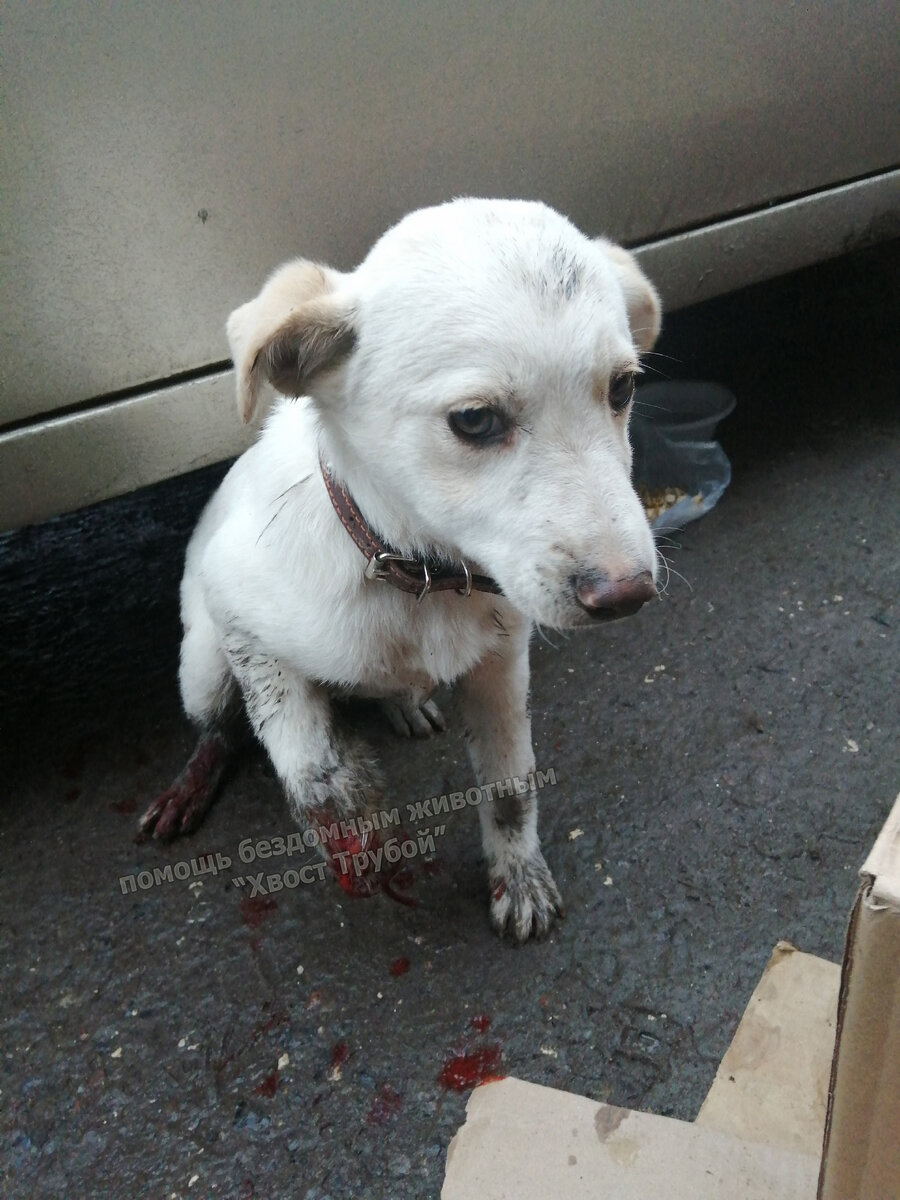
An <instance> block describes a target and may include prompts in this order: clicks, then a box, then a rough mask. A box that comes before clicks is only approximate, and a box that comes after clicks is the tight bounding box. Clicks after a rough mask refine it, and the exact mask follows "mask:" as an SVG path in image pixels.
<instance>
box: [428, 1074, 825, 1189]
mask: <svg viewBox="0 0 900 1200" xmlns="http://www.w3.org/2000/svg"><path fill="white" fill-rule="evenodd" d="M817 1173H818V1157H817V1156H816V1155H809V1154H795V1153H792V1152H791V1151H789V1150H784V1149H782V1148H781V1147H777V1146H767V1145H765V1144H764V1143H762V1142H745V1141H741V1140H740V1139H738V1138H733V1137H729V1136H728V1135H727V1134H724V1133H720V1132H719V1131H718V1130H715V1129H710V1128H704V1127H703V1126H702V1125H692V1124H689V1123H687V1122H684V1121H674V1120H672V1119H671V1118H669V1117H655V1116H651V1115H650V1114H649V1113H640V1112H632V1111H630V1110H629V1109H627V1108H616V1107H614V1106H613V1105H608V1104H600V1103H598V1102H596V1101H594V1100H588V1099H586V1098H585V1097H583V1096H574V1095H572V1094H571V1093H569V1092H558V1091H555V1090H554V1089H552V1088H545V1087H539V1086H538V1085H537V1084H534V1083H525V1082H523V1081H522V1080H520V1079H505V1080H502V1081H501V1082H499V1083H491V1084H487V1085H485V1086H483V1087H479V1088H476V1089H475V1091H474V1092H473V1093H472V1096H471V1099H470V1100H469V1105H468V1109H467V1110H466V1123H465V1125H464V1126H463V1127H462V1129H461V1130H460V1131H459V1132H458V1133H457V1134H456V1136H455V1137H454V1139H453V1141H452V1142H451V1143H450V1149H449V1151H448V1154H447V1175H446V1179H445V1181H444V1187H443V1190H442V1192H441V1200H475V1198H476V1197H479V1198H482V1200H560V1197H562V1196H564V1197H565V1198H566V1200H598V1197H601V1196H602V1197H603V1200H661V1198H662V1197H665V1200H723V1198H724V1197H727V1200H813V1197H814V1196H815V1192H816V1176H817Z"/></svg>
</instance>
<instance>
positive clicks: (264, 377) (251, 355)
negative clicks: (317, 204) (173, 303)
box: [226, 259, 356, 421]
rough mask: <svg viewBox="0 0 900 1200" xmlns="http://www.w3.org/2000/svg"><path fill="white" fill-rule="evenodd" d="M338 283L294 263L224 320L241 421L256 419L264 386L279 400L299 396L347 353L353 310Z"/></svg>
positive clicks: (332, 275) (328, 273) (324, 271)
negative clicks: (325, 368) (306, 386)
mask: <svg viewBox="0 0 900 1200" xmlns="http://www.w3.org/2000/svg"><path fill="white" fill-rule="evenodd" d="M341 279H342V276H341V275H339V274H338V272H337V271H332V270H331V269H330V268H329V267H323V266H320V265H319V264H318V263H313V262H307V261H305V260H304V259H298V260H297V261H296V262H291V263H287V264H286V265H285V266H283V267H280V268H279V270H277V271H276V272H275V274H274V275H273V276H272V277H271V278H270V279H269V280H268V282H267V283H266V285H265V287H264V288H263V290H262V291H261V292H260V293H259V295H258V296H257V297H256V299H255V300H251V301H249V303H247V304H243V305H241V307H240V308H237V309H235V311H234V312H233V313H232V314H231V316H230V317H229V318H228V322H227V325H226V329H227V331H228V342H229V345H230V346H231V357H232V358H233V359H234V373H235V378H236V381H237V405H238V412H239V413H240V414H241V420H243V421H249V420H250V419H251V418H252V417H254V416H255V415H256V414H257V410H258V408H259V403H260V391H261V390H262V388H263V385H264V384H265V383H266V382H268V383H271V384H272V386H273V387H274V388H275V390H276V391H278V392H281V393H282V394H283V395H286V396H301V395H303V393H304V385H305V384H306V383H307V382H308V381H309V379H310V378H311V377H312V376H313V375H314V374H315V373H316V372H317V371H319V370H321V369H322V368H323V367H326V366H328V365H329V363H333V362H334V361H335V360H336V359H337V358H339V357H341V356H343V355H345V354H349V353H350V351H351V350H352V349H353V346H354V343H355V341H356V335H355V332H354V329H353V316H354V312H353V306H352V304H351V303H350V302H349V300H348V299H347V297H346V296H344V297H342V296H340V295H339V292H338V287H339V284H340V281H341Z"/></svg>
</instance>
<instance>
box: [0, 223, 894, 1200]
mask: <svg viewBox="0 0 900 1200" xmlns="http://www.w3.org/2000/svg"><path fill="white" fill-rule="evenodd" d="M898 277H900V247H898V245H897V244H893V245H892V246H887V247H882V248H880V249H878V250H869V251H865V252H861V253H857V254H855V255H852V256H848V257H846V258H844V259H841V260H838V261H836V262H834V263H830V264H825V265H823V266H820V267H817V268H815V269H813V270H810V271H807V272H804V273H801V274H798V275H795V276H791V277H787V278H785V279H782V280H777V281H774V282H772V283H770V284H766V285H762V286H758V287H754V288H752V289H748V290H747V291H745V292H743V293H740V294H738V295H735V296H731V297H727V298H724V299H722V300H719V301H715V302H712V303H709V304H706V305H704V306H702V307H698V308H696V309H693V310H690V311H686V312H683V313H680V314H675V315H674V316H673V317H672V318H671V319H670V321H669V322H668V326H667V331H666V333H665V335H664V339H663V342H662V344H661V347H660V349H661V351H662V352H663V353H664V354H665V355H669V356H671V358H668V357H660V358H657V359H655V360H653V361H654V362H655V363H656V365H657V366H658V367H659V369H660V370H662V371H663V372H665V373H666V374H668V375H671V376H672V377H674V378H699V379H708V380H715V381H718V382H721V383H724V384H725V385H727V386H728V387H730V388H731V389H732V390H733V391H734V392H735V394H736V395H737V398H738V410H737V412H736V413H735V415H734V416H733V417H732V418H730V420H729V422H728V423H727V425H726V426H724V427H723V429H722V431H721V436H722V440H723V442H724V444H725V446H726V449H727V450H728V451H729V453H730V455H731V457H732V461H733V465H734V479H733V483H732V486H731V488H730V489H729V491H728V492H727V493H726V495H725V497H724V499H723V501H722V502H721V504H720V505H719V507H718V508H717V509H716V510H715V511H714V512H712V513H711V514H710V515H709V516H707V517H706V518H704V519H703V520H702V521H700V522H698V523H697V524H696V525H694V526H692V527H691V528H689V529H688V530H687V531H685V532H684V533H683V534H682V535H680V536H679V537H677V539H676V542H677V547H675V548H672V549H671V551H670V552H669V551H667V553H669V556H670V558H671V559H672V561H673V564H674V566H675V567H676V568H677V570H678V572H680V574H681V575H683V576H684V577H685V580H686V581H687V582H685V581H684V580H682V579H681V578H679V577H673V578H672V580H671V583H670V585H669V589H668V592H667V594H666V596H665V598H664V600H663V601H662V602H661V603H659V604H653V605H648V606H647V607H646V608H645V609H644V610H643V611H642V612H641V614H640V615H639V616H637V617H635V618H632V619H630V620H628V621H624V622H620V623H617V624H616V625H614V626H608V627H605V628H602V629H598V630H596V631H586V632H585V633H581V634H578V635H573V636H571V637H567V638H563V637H559V636H557V637H554V638H553V642H554V644H553V645H549V644H546V643H543V642H540V641H537V642H535V645H534V651H533V675H534V678H533V702H534V725H535V742H536V751H537V761H538V764H539V766H540V767H542V768H543V769H544V770H549V769H551V768H552V769H553V770H554V771H555V773H556V776H557V778H558V784H557V786H555V787H552V786H551V787H547V788H545V789H544V791H543V799H542V817H541V825H542V836H543V844H544V848H545V853H546V857H547V859H548V861H549V863H550V864H551V867H552V868H553V870H554V873H555V875H556V879H557V881H558V883H559V884H560V887H561V889H562V892H563V894H564V896H565V898H566V901H567V905H568V918H567V919H566V921H565V922H564V923H563V924H561V925H560V926H558V927H557V929H556V930H555V932H554V933H553V935H552V936H551V938H550V939H549V940H548V941H546V942H544V943H542V944H531V945H528V946H526V947H524V948H522V949H513V948H511V947H510V946H508V945H502V944H500V943H499V942H498V941H497V939H496V938H495V936H494V935H493V933H492V932H491V930H490V928H489V926H488V921H487V896H486V887H485V882H484V879H483V876H482V866H481V863H480V861H479V839H478V831H477V820H476V817H475V814H474V813H471V812H468V813H458V814H451V815H450V816H448V817H445V818H441V819H440V822H435V821H425V822H420V823H419V824H425V825H428V826H433V825H435V824H443V825H445V827H446V830H445V832H444V833H443V834H442V835H439V836H438V838H437V839H436V851H437V853H436V856H435V859H434V862H433V863H432V864H430V865H428V866H427V867H426V865H425V864H424V862H423V860H421V859H417V860H411V863H410V866H411V868H412V875H411V878H410V879H409V880H407V883H408V885H409V886H408V888H407V890H406V892H405V893H404V894H405V895H407V896H408V897H413V898H415V899H416V900H417V901H418V903H417V904H416V905H415V906H414V907H413V906H409V905H404V904H400V903H393V902H392V901H391V900H390V899H389V898H388V897H386V896H377V897H375V898H372V899H367V900H361V899H352V898H348V897H346V896H345V895H344V894H343V893H342V892H341V890H340V889H339V888H338V887H337V885H336V884H335V883H333V882H332V881H325V882H314V883H312V884H309V885H303V886H299V887H297V888H295V889H294V890H290V891H288V890H282V891H281V892H279V893H278V894H276V895H273V896H271V897H266V898H264V899H263V898H261V897H257V898H256V899H255V900H254V901H251V900H250V897H249V894H248V888H247V887H246V886H245V887H244V888H238V887H235V886H234V884H233V882H232V877H233V876H236V875H238V874H246V873H249V872H253V873H255V872H257V871H259V870H262V869H266V870H267V872H272V871H276V872H283V871H284V870H285V869H286V868H287V866H288V865H289V864H288V863H287V862H286V861H285V860H284V859H282V860H273V861H272V862H269V863H266V862H262V863H259V864H257V865H256V866H253V867H250V868H241V869H240V870H239V869H238V868H239V861H238V846H239V844H240V843H241V842H242V841H243V840H244V839H248V838H249V839H252V840H254V841H255V840H256V839H259V838H265V839H270V838H273V837H277V836H281V837H285V836H287V835H288V834H289V833H290V832H291V826H290V823H289V821H288V819H287V815H286V808H285V805H284V803H283V802H282V798H281V796H280V795H279V788H278V785H277V783H276V781H275V780H274V778H273V777H272V775H271V772H270V771H269V769H268V768H267V766H266V764H265V762H264V760H263V758H262V756H261V755H260V754H259V753H258V752H252V751H251V752H249V753H248V754H247V755H246V756H245V757H244V759H243V761H242V762H241V763H240V765H239V766H238V768H237V770H236V772H235V774H234V776H233V778H232V779H231V780H230V782H229V783H228V785H227V787H226V789H225V792H224V794H223V796H222V797H221V800H220V801H219V803H218V804H217V805H216V807H215V808H214V809H213V811H212V812H211V813H210V815H209V818H208V820H207V822H206V824H205V826H204V827H203V829H202V830H201V831H200V832H199V833H197V834H196V835H195V836H193V837H191V838H190V839H188V840H186V841H183V842H181V843H176V844H173V845H172V846H171V847H168V848H160V847H158V846H155V845H152V844H149V845H137V844H135V842H134V840H133V838H134V829H135V822H136V819H137V815H138V813H139V812H140V811H141V810H142V809H143V808H144V807H145V806H146V804H147V803H148V802H149V801H150V800H151V799H152V797H153V796H154V795H155V794H156V793H157V792H159V791H160V790H161V789H162V788H164V787H165V786H166V785H167V784H168V783H169V782H170V780H171V779H172V778H173V777H174V776H175V775H176V773H177V772H178V771H179V769H180V768H181V766H182V765H183V763H184V761H185V759H186V756H187V754H188V752H189V750H190V748H191V744H192V739H191V734H190V731H189V730H188V728H187V726H186V723H185V721H184V719H183V718H182V716H181V714H180V711H179V704H178V698H177V692H176V688H175V682H174V681H175V668H176V662H177V651H178V637H179V631H178V618H177V601H176V598H177V585H178V578H179V575H180V569H181V564H180V558H181V555H182V553H183V549H184V544H185V541H186V538H187V536H188V533H189V531H190V528H191V526H192V524H193V522H194V520H195V519H196V516H197V514H198V512H199V509H200V507H201V506H202V503H203V501H204V499H205V498H206V496H207V495H208V494H209V492H210V491H211V490H212V487H213V486H214V484H215V481H216V480H217V478H218V477H219V475H220V474H221V471H220V470H219V469H216V470H213V471H208V472H204V473H202V474H201V475H199V476H194V477H190V478H187V479H183V480H179V481H175V482H172V483H168V484H165V485H161V486H159V487H156V488H153V489H150V490H147V491H144V492H142V493H139V494H137V495H135V496H132V497H127V498H124V499H122V500H118V501H115V502H112V503H110V504H107V505H104V506H101V507H100V508H97V509H94V510H92V511H89V512H85V513H81V514H75V515H72V516H69V517H65V518H63V519H60V520H58V521H54V522H50V523H48V524H47V525H44V526H41V527H38V528H34V529H30V530H25V531H23V532H21V533H19V534H16V535H13V536H9V537H5V538H3V539H0V586H2V592H0V653H2V656H3V662H2V664H0V667H2V670H0V721H2V749H3V755H4V762H3V769H2V779H3V785H4V786H3V791H4V793H5V794H4V797H3V806H2V812H0V946H2V954H0V996H2V1032H0V1088H2V1095H0V1112H2V1118H0V1121H2V1124H0V1163H2V1167H0V1173H2V1184H0V1188H2V1192H3V1195H5V1196H9V1197H30V1198H37V1197H63V1196H65V1197H73V1196H79V1197H93V1196H97V1197H117V1198H119V1197H144V1196H147V1197H160V1198H163V1197H188V1198H191V1200H193V1198H195V1197H218V1196H221V1197H242V1198H246V1197H288V1196H290V1197H301V1198H305V1200H325V1198H326V1197H330V1198H331V1200H345V1198H347V1197H353V1198H359V1200H362V1198H366V1200H368V1198H375V1197H391V1198H404V1200H405V1198H407V1197H434V1196H437V1194H438V1192H439V1189H440V1183H441V1180H442V1178H443V1170H444V1159H445V1155H446V1150H447V1145H448V1142H449V1140H450V1138H451V1136H452V1135H453V1133H454V1132H455V1130H456V1129H457V1127H458V1126H459V1125H460V1123H461V1122H462V1120H463V1114H464V1108H465V1103H466V1097H467V1092H465V1091H463V1092H456V1091H453V1090H451V1089H448V1088H447V1087H445V1086H443V1085H442V1083H441V1082H440V1076H441V1072H442V1069H443V1067H444V1064H445V1062H447V1060H448V1059H450V1058H451V1057H452V1056H454V1055H457V1054H460V1053H463V1052H467V1051H477V1050H479V1049H483V1050H487V1051H492V1052H493V1053H494V1055H495V1059H496V1062H497V1064H498V1065H497V1070H498V1071H499V1072H500V1073H503V1074H512V1075H516V1076H519V1077H521V1078H524V1079H528V1080H532V1081H534V1082H537V1083H542V1084H547V1085H550V1086H552V1087H559V1088H566V1089H569V1090H572V1091H576V1092H580V1093H583V1094H585V1095H588V1096H591V1097H595V1098H602V1099H605V1100H611V1101H612V1102H614V1103H616V1104H620V1105H626V1106H630V1107H639V1108H644V1109H648V1110H651V1111H653V1112H657V1113H663V1114H672V1115H675V1116H677V1117H681V1118H686V1119H691V1118H693V1116H694V1115H695V1114H696V1112H697V1109H698V1107H699V1105H700V1103H701V1101H702V1099H703V1097H704V1095H705V1092H706V1090H707V1088H708V1087H709V1085H710V1083H711V1081H712V1078H713V1074H714V1072H715V1068H716V1065H717V1063H718V1061H719V1059H720V1057H721V1055H722V1053H723V1052H724V1050H725V1048H726V1046H727V1044H728V1042H729V1040H730V1038H731V1036H732V1034H733V1032H734V1029H735V1026H736V1023H737V1021H738V1018H739V1016H740V1014H741V1012H742V1010H743V1008H744V1005H745V1003H746V1001H747V999H748V997H749V995H750V992H751V990H752V989H753V987H754V985H755V983H756V981H757V979H758V977H759V975H760V973H761V971H762V969H763V966H764V964H765V962H766V959H767V958H768V955H769V953H770V951H771V949H772V947H773V945H774V944H775V942H776V941H777V940H778V939H780V938H787V939H790V940H791V941H792V942H794V943H795V944H796V945H798V946H799V947H801V948H802V949H804V950H808V951H811V952H812V953H815V954H820V955H823V956H825V957H827V958H830V959H838V958H839V957H840V954H841V949H842V939H843V935H844V929H845V923H846V917H847V914H848V910H849V908H850V904H851V901H852V898H853V895H854V891H855V887H856V870H857V868H858V866H859V864H860V862H861V860H862V858H863V856H864V854H865V852H866V850H867V848H868V846H869V845H870V843H871V841H872V839H873V837H874V835H875V833H876V831H877V829H878V828H879V826H880V824H881V822H882V821H883V819H884V817H885V815H886V813H887V811H888V808H889V806H890V803H891V801H892V799H893V797H894V795H895V794H896V792H897V790H898V788H900V755H898V745H900V705H898V700H897V696H898V688H897V681H898V626H900V606H898V603H897V596H898V592H900V503H898V501H900V490H898V483H897V479H898V471H900V441H898V437H900V367H898V357H897V329H898V299H897V291H896V287H897V285H896V280H897V279H898ZM447 707H448V710H449V713H450V715H451V718H452V715H453V709H452V702H447ZM355 719H358V720H359V721H360V722H361V723H362V724H364V725H366V726H367V727H368V728H369V730H370V736H371V737H372V739H373V740H376V741H377V742H378V744H379V748H380V753H381V759H382V763H383V766H384V768H385V772H386V775H387V777H388V779H389V781H390V784H391V792H390V798H391V802H392V803H393V804H395V805H398V806H399V807H400V809H401V811H403V810H404V809H405V806H406V805H407V804H412V803H414V802H417V801H424V800H427V799H428V798H429V797H432V796H436V795H440V794H441V793H445V792H449V791H456V790H460V789H463V788H465V787H466V786H468V785H469V784H470V783H471V782H472V780H471V776H470V772H469V769H468V766H467V764H466V761H465V755H464V751H463V747H462V742H461V734H460V729H459V724H458V722H456V723H454V724H453V725H452V728H451V731H450V732H449V733H448V734H447V735H445V736H443V737H441V738H439V739H436V740H434V741H432V742H428V743H416V744H412V745H410V744H407V743H403V742H400V741H398V740H396V739H395V738H394V737H393V735H391V734H390V733H389V732H388V731H387V730H386V729H385V728H383V727H382V726H381V725H380V724H379V723H378V721H377V719H376V718H375V717H374V716H373V714H371V713H368V712H365V711H363V712H360V713H358V714H356V718H355ZM415 825H416V822H412V823H411V827H413V828H414V827H415ZM215 851H219V852H220V853H222V854H224V855H228V856H230V857H231V858H232V859H233V860H234V863H235V869H234V870H233V871H229V872H225V873H220V874H217V875H211V874H206V875H202V876H199V877H196V878H192V879H191V880H189V881H181V882H179V881H177V880H176V881H173V882H166V883H161V884H160V885H159V886H154V887H152V888H149V889H148V890H139V891H138V892H136V893H135V894H131V893H130V892H129V893H128V894H125V895H123V893H122V890H121V888H120V884H119V880H120V878H121V877H124V876H128V875H132V874H135V873H137V872H139V871H149V872H152V871H153V870H154V868H157V867H164V866H166V865H171V866H173V868H174V867H175V866H176V865H177V864H179V863H189V862H190V860H191V859H194V858H196V857H197V856H198V855H199V854H201V853H206V852H215ZM304 861H305V860H304ZM294 865H296V860H295V864H294ZM398 960H408V969H407V970H405V971H403V967H404V965H405V964H404V963H403V962H402V961H401V962H398ZM392 968H393V973H392ZM401 972H402V973H401ZM279 1063H280V1065H279Z"/></svg>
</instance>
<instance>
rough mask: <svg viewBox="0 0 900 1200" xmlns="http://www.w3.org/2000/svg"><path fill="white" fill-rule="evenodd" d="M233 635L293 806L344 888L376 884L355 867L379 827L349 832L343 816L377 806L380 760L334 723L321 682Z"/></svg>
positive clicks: (254, 715)
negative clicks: (377, 764)
mask: <svg viewBox="0 0 900 1200" xmlns="http://www.w3.org/2000/svg"><path fill="white" fill-rule="evenodd" d="M229 643H230V644H228V646H227V654H228V660H229V663H230V665H231V669H232V671H233V672H234V675H235V678H236V679H237V681H238V683H239V684H240V688H241V692H242V693H243V696H244V701H245V704H246V706H247V715H248V717H249V718H250V723H251V725H252V726H253V730H254V732H255V734H256V736H257V737H258V738H259V740H260V741H261V742H262V744H263V746H264V747H265V748H266V750H267V751H268V754H269V757H270V758H271V760H272V765H273V766H274V768H275V770H276V772H277V774H278V778H279V779H280V780H281V783H282V785H283V787H284V790H285V792H286V794H287V798H288V803H289V805H290V808H291V814H292V815H293V817H294V819H295V820H296V821H297V823H298V824H300V825H302V826H306V827H312V828H314V829H315V830H316V831H317V838H318V844H319V845H320V847H321V849H322V852H323V854H324V856H325V859H326V861H327V862H328V865H329V867H331V869H332V870H333V872H334V873H335V875H336V876H337V877H338V880H339V882H340V883H341V885H342V886H343V887H344V888H345V890H346V891H353V892H357V893H360V892H365V891H367V890H371V889H370V888H369V887H368V885H367V882H366V879H365V877H364V876H359V875H357V871H358V867H357V866H356V863H358V862H359V855H360V854H361V852H362V851H364V850H367V849H374V848H375V842H376V841H377V834H363V835H360V836H357V835H355V834H353V833H352V832H350V833H344V832H341V831H340V822H342V821H343V822H348V821H349V820H350V818H355V817H359V816H363V815H365V814H366V813H367V812H370V811H371V810H372V809H373V808H375V807H377V802H378V800H379V797H380V791H381V788H380V781H379V779H378V775H377V771H376V769H375V764H374V762H373V761H372V760H371V759H370V757H369V756H368V754H367V752H366V750H365V748H364V747H363V746H362V745H361V744H360V743H359V742H357V741H355V740H351V739H350V738H348V737H347V736H345V735H344V734H342V733H341V731H340V730H338V729H337V728H336V727H335V722H334V714H333V711H332V705H331V698H330V697H329V695H328V693H327V692H326V691H325V690H324V689H323V688H322V687H321V686H319V685H318V684H315V683H313V682H311V681H310V680H308V679H306V678H304V677H303V676H302V675H301V674H300V673H299V672H297V671H294V670H293V669H291V668H290V667H289V666H288V665H287V664H286V663H284V662H283V661H281V660H280V659H278V658H277V657H275V656H273V655H269V654H265V653H260V652H257V651H255V650H253V649H250V648H248V647H247V646H246V645H244V644H242V643H241V642H240V641H239V640H238V639H233V638H232V639H229ZM351 830H352V827H351ZM328 831H331V832H328ZM354 855H355V856H357V858H356V863H354V864H353V865H352V866H351V860H352V859H353V856H354ZM373 857H374V856H373Z"/></svg>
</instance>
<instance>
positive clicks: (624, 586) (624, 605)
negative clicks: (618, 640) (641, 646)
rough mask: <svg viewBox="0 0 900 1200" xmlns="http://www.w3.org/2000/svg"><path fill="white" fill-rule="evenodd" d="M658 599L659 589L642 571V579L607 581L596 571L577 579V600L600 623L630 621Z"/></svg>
mask: <svg viewBox="0 0 900 1200" xmlns="http://www.w3.org/2000/svg"><path fill="white" fill-rule="evenodd" d="M655 595H656V588H655V587H654V586H653V576H652V575H651V574H650V572H649V571H641V573H640V575H633V576H632V577H631V578H630V579H607V577H606V576H605V575H600V574H599V573H598V572H597V571H588V572H586V573H585V574H584V575H576V577H575V598H576V600H577V601H578V603H579V604H580V605H581V607H582V608H583V609H584V611H585V612H587V613H590V614H591V616H592V617H593V618H594V619H595V620H597V621H615V620H616V618H617V617H630V616H632V614H634V613H636V612H637V610H638V609H639V608H640V607H641V605H642V604H644V602H645V601H647V600H650V599H651V598H652V597H653V596H655Z"/></svg>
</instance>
